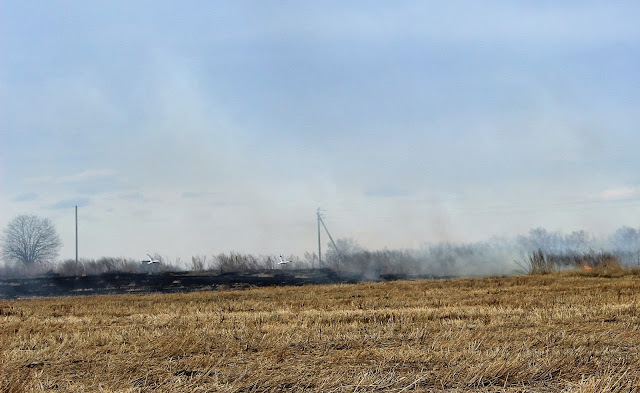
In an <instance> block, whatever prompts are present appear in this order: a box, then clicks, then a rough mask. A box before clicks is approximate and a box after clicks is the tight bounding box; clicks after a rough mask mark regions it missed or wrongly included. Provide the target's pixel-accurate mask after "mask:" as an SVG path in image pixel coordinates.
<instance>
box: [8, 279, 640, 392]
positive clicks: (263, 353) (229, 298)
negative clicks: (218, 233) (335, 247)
mask: <svg viewBox="0 0 640 393" xmlns="http://www.w3.org/2000/svg"><path fill="white" fill-rule="evenodd" d="M639 301H640V273H639V272H637V271H626V272H618V273H617V274H614V275H610V274H604V275H603V274H598V273H597V272H572V273H558V274H551V275H541V276H514V277H493V278H479V279H451V280H419V281H396V282H386V283H363V284H348V285H347V284H344V285H326V286H322V285H309V286H303V287H273V288H255V289H247V290H229V291H222V290H221V291H214V292H199V293H185V294H150V295H114V296H89V297H73V298H71V297H68V298H52V299H32V300H18V301H2V302H0V386H1V387H2V390H3V391H9V392H22V391H26V392H36V391H38V392H40V391H74V392H96V391H102V392H115V391H118V392H151V391H160V392H170V391H171V392H176V391H188V392H205V391H211V392H216V391H220V392H263V391H318V392H362V391H386V392H408V391H447V392H458V391H459V392H488V391H497V392H501V391H505V392H523V391H528V392H559V391H566V392H602V391H611V392H631V391H636V390H637V389H638V388H636V387H637V386H640V353H639V348H640V308H639V306H638V302H639Z"/></svg>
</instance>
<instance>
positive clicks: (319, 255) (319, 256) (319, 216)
mask: <svg viewBox="0 0 640 393" xmlns="http://www.w3.org/2000/svg"><path fill="white" fill-rule="evenodd" d="M316 216H317V219H318V263H319V265H320V266H322V243H321V242H320V224H322V227H323V228H324V231H325V232H326V233H327V236H329V240H331V244H333V248H334V249H335V250H336V252H337V253H338V255H339V256H340V259H343V255H342V252H340V249H339V248H338V245H337V244H336V242H334V241H333V237H332V236H331V233H329V229H327V224H325V223H324V220H323V219H322V213H320V208H318V210H317V211H316Z"/></svg>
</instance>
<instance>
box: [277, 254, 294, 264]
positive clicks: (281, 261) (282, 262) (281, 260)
mask: <svg viewBox="0 0 640 393" xmlns="http://www.w3.org/2000/svg"><path fill="white" fill-rule="evenodd" d="M289 262H291V261H287V260H286V259H284V258H283V257H282V255H280V262H278V265H286V264H287V263H289Z"/></svg>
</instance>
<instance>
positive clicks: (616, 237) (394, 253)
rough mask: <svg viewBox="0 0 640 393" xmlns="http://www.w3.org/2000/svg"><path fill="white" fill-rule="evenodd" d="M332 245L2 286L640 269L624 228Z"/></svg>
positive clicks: (53, 267) (56, 267)
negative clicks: (210, 276)
mask: <svg viewBox="0 0 640 393" xmlns="http://www.w3.org/2000/svg"><path fill="white" fill-rule="evenodd" d="M336 246H337V249H336V248H335V247H333V245H332V244H328V245H327V249H325V250H324V252H323V255H322V260H319V258H318V255H317V254H315V253H310V252H306V253H305V254H304V255H303V256H302V257H299V256H296V255H287V256H286V259H287V260H290V261H292V262H291V263H290V264H287V265H286V266H279V265H278V264H277V258H276V257H274V256H271V255H252V254H247V253H239V252H230V253H228V254H227V253H219V254H216V255H212V256H206V255H194V256H192V258H191V262H190V263H189V264H185V263H182V262H181V261H180V260H179V259H177V260H175V261H171V260H170V259H169V258H166V257H165V258H163V257H162V256H160V255H157V254H156V255H155V256H154V258H156V259H159V260H161V264H159V265H153V266H147V265H146V264H142V263H141V262H140V261H138V260H133V259H128V258H111V257H103V258H98V259H81V260H79V261H78V262H76V261H75V260H72V259H68V260H64V261H59V262H57V263H47V264H35V265H33V266H31V267H29V268H27V267H26V266H23V265H20V264H10V263H6V262H5V263H4V264H0V278H15V277H29V276H39V275H47V274H49V275H51V274H53V275H61V276H89V275H99V274H104V273H113V272H122V273H154V272H176V271H208V272H211V273H214V274H225V273H231V272H251V271H259V270H273V269H283V270H297V269H316V268H330V269H332V270H334V271H335V272H337V273H338V274H340V275H343V276H344V277H348V278H350V279H354V280H378V279H384V278H402V277H474V276H487V275H512V274H518V273H522V270H523V266H526V265H527V261H528V260H529V258H530V257H531V255H534V253H542V254H544V255H545V256H548V257H549V258H550V260H553V261H554V263H556V264H557V265H558V266H574V265H575V264H576V262H577V261H581V260H583V259H584V258H588V257H589V256H594V255H613V256H615V257H616V259H617V260H618V261H620V263H621V264H622V265H623V266H640V228H632V227H627V226H623V227H620V228H618V229H617V230H616V231H614V232H613V233H610V234H608V235H600V236H596V235H594V234H591V233H589V232H587V231H584V230H579V231H573V232H568V233H565V232H562V231H549V230H547V229H545V228H533V229H531V230H529V232H528V233H527V234H524V235H516V236H512V237H494V238H491V239H488V240H485V241H476V242H450V241H447V242H432V243H423V244H422V245H421V246H419V247H417V248H413V249H388V248H384V249H378V250H370V249H366V248H364V247H362V246H361V245H360V244H359V243H358V242H357V241H356V240H355V239H352V238H339V239H336Z"/></svg>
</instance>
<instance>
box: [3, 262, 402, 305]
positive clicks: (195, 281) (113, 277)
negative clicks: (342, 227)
mask: <svg viewBox="0 0 640 393" xmlns="http://www.w3.org/2000/svg"><path fill="white" fill-rule="evenodd" d="M398 278H402V277H395V276H393V277H382V278H381V279H387V280H389V279H391V280H393V279H398ZM357 281H359V280H358V279H357V278H355V277H353V276H351V277H350V276H344V275H342V276H341V275H338V274H337V273H336V272H334V271H333V270H330V269H305V270H260V271H251V272H241V273H224V274H215V273H212V272H164V273H153V274H149V273H105V274H101V275H92V276H81V277H75V276H74V277H65V276H57V275H48V276H43V277H32V278H16V279H0V299H17V298H32V297H53V296H78V295H108V294H131V293H176V292H194V291H211V290H216V289H234V288H237V289H241V288H249V287H265V286H283V285H308V284H338V283H353V282H357Z"/></svg>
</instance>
